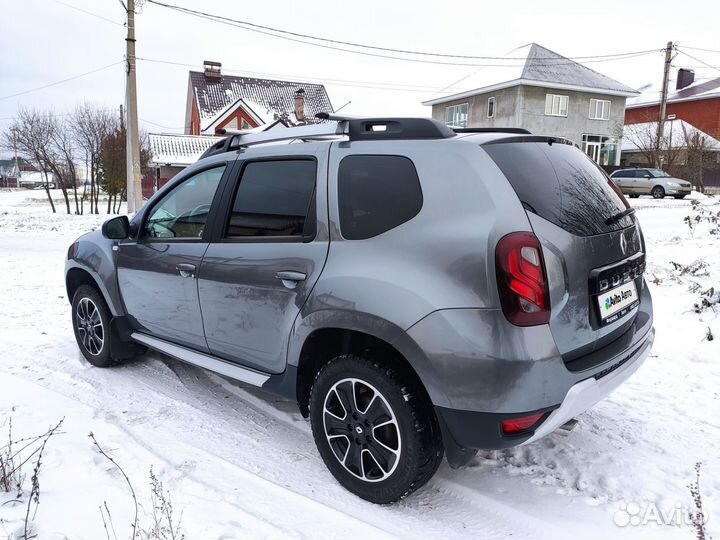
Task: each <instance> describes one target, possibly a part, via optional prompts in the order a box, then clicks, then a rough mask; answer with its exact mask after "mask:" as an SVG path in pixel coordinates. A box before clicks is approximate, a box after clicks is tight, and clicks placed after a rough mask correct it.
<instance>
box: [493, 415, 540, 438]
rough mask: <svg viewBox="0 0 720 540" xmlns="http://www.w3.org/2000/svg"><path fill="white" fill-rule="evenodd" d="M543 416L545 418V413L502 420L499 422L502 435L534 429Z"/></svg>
mask: <svg viewBox="0 0 720 540" xmlns="http://www.w3.org/2000/svg"><path fill="white" fill-rule="evenodd" d="M543 416H545V413H540V414H533V415H530V416H524V417H522V418H513V419H512V420H503V421H502V422H501V423H502V430H503V433H507V434H513V433H519V432H520V431H525V430H526V429H530V428H531V427H534V426H535V425H536V424H537V423H538V422H539V421H540V419H541V418H542V417H543Z"/></svg>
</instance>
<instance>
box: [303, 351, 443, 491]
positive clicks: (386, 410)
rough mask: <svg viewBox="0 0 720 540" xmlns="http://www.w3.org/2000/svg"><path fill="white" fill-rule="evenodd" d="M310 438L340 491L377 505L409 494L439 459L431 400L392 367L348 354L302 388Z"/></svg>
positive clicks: (438, 437)
mask: <svg viewBox="0 0 720 540" xmlns="http://www.w3.org/2000/svg"><path fill="white" fill-rule="evenodd" d="M310 422H311V425H312V431H313V437H314V438H315V444H316V445H317V447H318V450H319V452H320V455H321V457H322V459H323V461H324V462H325V465H326V466H327V468H328V469H329V470H330V472H331V473H332V474H333V476H334V477H335V478H336V479H337V480H338V482H340V484H342V485H343V486H344V487H345V488H346V489H348V490H349V491H351V492H352V493H354V494H355V495H357V496H359V497H361V498H363V499H365V500H368V501H370V502H374V503H378V504H387V503H391V502H394V501H397V500H399V499H401V498H403V497H405V496H406V495H409V494H410V493H412V492H413V491H415V490H416V489H418V488H419V487H421V486H423V485H424V484H425V483H426V482H427V481H428V480H429V479H430V478H431V477H432V476H433V474H435V471H436V470H437V468H438V466H439V465H440V462H441V461H442V457H443V446H442V438H441V435H440V429H439V425H438V422H437V418H436V417H435V412H434V410H433V409H432V405H431V404H430V403H429V400H428V399H427V397H426V396H425V395H424V393H423V392H421V391H420V389H417V388H412V387H411V385H408V381H401V377H400V374H399V373H398V372H396V371H395V370H394V369H390V368H387V367H384V366H382V365H380V364H378V363H376V362H374V361H372V360H370V359H367V358H363V357H360V356H354V355H344V356H338V357H336V358H334V359H333V360H331V361H330V362H329V363H328V364H326V365H325V366H323V368H322V369H321V370H320V371H319V372H318V374H317V377H316V378H315V382H314V384H313V387H312V389H311V391H310Z"/></svg>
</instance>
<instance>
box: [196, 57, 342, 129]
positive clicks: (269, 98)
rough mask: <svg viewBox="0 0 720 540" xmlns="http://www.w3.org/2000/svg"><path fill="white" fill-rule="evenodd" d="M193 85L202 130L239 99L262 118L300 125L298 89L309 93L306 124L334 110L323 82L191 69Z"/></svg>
mask: <svg viewBox="0 0 720 540" xmlns="http://www.w3.org/2000/svg"><path fill="white" fill-rule="evenodd" d="M190 88H191V91H192V92H193V94H194V99H195V100H196V102H197V105H198V111H199V112H200V126H201V130H202V131H204V130H206V129H207V128H208V127H209V126H210V125H212V124H213V123H214V122H215V120H216V119H217V117H218V116H220V115H222V114H224V113H225V112H226V111H227V110H228V107H229V106H231V105H233V104H235V103H236V102H238V101H239V100H242V101H243V102H244V103H245V104H246V105H247V106H248V107H250V108H251V109H252V111H253V112H254V113H256V114H257V115H258V116H260V117H261V118H266V119H269V120H274V119H276V118H279V119H281V120H283V121H284V122H285V123H286V124H296V123H298V121H297V118H295V114H294V112H295V92H296V91H297V90H299V89H302V90H304V92H305V107H304V108H305V123H315V122H316V121H317V120H316V119H315V115H316V114H317V113H319V112H333V108H332V105H331V104H330V98H329V97H328V94H327V91H326V90H325V87H324V86H323V85H322V84H313V83H305V82H295V81H278V80H273V79H256V78H253V77H238V76H235V75H226V74H223V75H222V76H221V77H206V76H205V74H204V73H201V72H197V71H191V72H190ZM263 122H265V121H264V120H263ZM265 123H267V122H265Z"/></svg>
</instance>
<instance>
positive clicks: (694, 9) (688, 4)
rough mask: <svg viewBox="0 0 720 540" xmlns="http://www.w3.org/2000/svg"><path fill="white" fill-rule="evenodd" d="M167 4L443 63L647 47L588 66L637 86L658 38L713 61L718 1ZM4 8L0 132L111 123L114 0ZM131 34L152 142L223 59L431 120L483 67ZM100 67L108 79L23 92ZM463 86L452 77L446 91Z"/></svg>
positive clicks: (646, 75) (372, 108)
mask: <svg viewBox="0 0 720 540" xmlns="http://www.w3.org/2000/svg"><path fill="white" fill-rule="evenodd" d="M164 1H165V2H166V3H171V4H175V5H180V6H184V7H188V8H191V9H196V10H200V11H205V12H208V13H212V14H217V15H222V16H225V17H231V18H234V19H242V20H245V21H249V22H252V23H256V24H261V25H268V26H273V27H277V28H282V29H286V30H289V31H294V32H302V33H305V34H312V35H315V36H320V37H325V38H330V39H338V40H343V41H351V42H356V43H363V44H370V45H375V46H380V47H388V48H398V49H410V50H416V51H429V52H434V53H444V54H460V55H473V56H505V55H508V56H510V57H512V52H511V51H512V50H513V49H516V48H517V47H521V46H523V45H525V44H527V43H530V42H536V43H539V44H540V45H542V46H544V47H546V48H548V49H550V50H553V51H555V52H558V53H560V54H562V55H564V56H567V57H571V58H572V57H578V56H595V55H609V54H618V53H625V52H630V51H644V50H650V49H657V51H658V52H654V53H652V54H648V55H644V56H640V57H636V58H629V59H615V60H612V61H603V62H593V63H587V64H586V65H587V66H588V67H591V68H593V69H595V70H597V71H599V72H601V73H604V74H605V75H608V76H610V77H613V78H615V79H617V80H618V81H620V82H622V83H624V84H627V85H629V86H631V87H634V88H637V87H640V86H642V85H644V84H647V83H655V84H659V82H660V80H661V78H662V69H663V55H662V53H661V52H660V49H662V48H663V47H665V44H666V43H667V42H668V41H673V42H676V43H678V45H679V47H680V49H681V50H682V47H683V46H689V47H696V48H704V49H712V50H717V51H720V33H719V32H718V31H717V21H718V20H720V2H718V1H717V0H687V1H685V2H682V3H680V2H677V1H664V0H660V1H658V0H652V1H646V0H636V1H632V2H630V1H626V2H622V1H616V0H607V1H605V2H598V3H592V4H588V3H586V2H578V1H577V0H571V1H566V0H556V1H555V2H552V3H548V2H538V1H536V0H535V1H525V0H516V1H509V2H501V3H498V2H492V3H490V2H481V1H477V0H476V1H472V2H465V1H451V0H445V1H444V2H423V1H418V0H414V1H410V0H395V1H389V0H385V1H376V0H365V1H363V2H337V1H329V0H319V1H318V0H306V1H304V2H298V1H297V0H272V1H265V2H242V1H239V0H202V1H201V0H164ZM0 5H2V12H3V16H2V17H1V18H0V130H2V129H3V128H5V127H6V126H7V125H8V123H9V122H11V121H12V119H13V118H14V117H15V116H16V115H17V111H18V109H19V108H20V107H29V108H33V107H34V108H37V109H41V110H43V111H52V112H53V114H63V113H66V112H67V111H69V110H72V108H73V107H74V106H75V105H77V104H79V103H82V102H88V103H91V104H95V105H97V106H99V107H103V108H107V109H108V110H118V114H119V107H120V105H121V104H122V103H123V102H124V96H125V74H124V65H123V58H124V54H125V32H126V30H125V27H124V26H123V23H124V19H125V14H124V10H123V7H122V6H121V4H120V1H119V0H21V1H14V2H12V1H10V0H0ZM136 27H137V36H136V38H137V56H138V57H139V58H142V59H145V60H138V76H137V79H138V109H139V117H140V119H141V120H140V123H141V127H142V128H144V129H145V130H146V131H149V132H158V133H160V132H166V133H179V132H182V131H183V127H184V122H185V118H184V116H185V104H186V97H187V85H188V71H189V70H190V69H196V70H201V69H202V62H203V60H215V61H219V62H221V63H222V64H223V68H222V69H223V71H224V72H225V73H230V74H236V75H239V74H245V75H247V76H262V77H267V78H276V79H284V80H307V81H308V82H323V83H325V85H326V88H327V91H328V94H329V96H330V100H331V102H332V104H333V106H334V107H335V108H336V109H338V108H340V107H341V106H343V105H345V104H346V103H348V102H349V104H347V105H345V106H344V108H343V109H342V112H344V113H347V114H352V115H377V116H381V115H395V116H429V115H430V108H429V107H424V106H423V105H421V102H422V101H424V100H427V99H431V98H433V97H438V96H441V95H444V94H447V93H451V91H447V90H446V91H444V92H443V89H445V88H447V87H448V86H450V85H452V84H453V83H455V82H456V81H459V80H460V81H461V80H462V79H464V78H465V77H467V76H468V75H471V74H473V73H475V72H476V71H477V70H478V69H479V68H478V67H471V66H450V65H438V64H428V63H421V62H408V61H399V60H392V59H387V58H376V57H371V56H366V55H358V54H351V53H347V52H341V51H336V50H328V49H324V48H319V47H315V46H310V45H305V44H301V43H297V42H291V41H287V40H282V39H277V38H274V37H269V36H267V35H263V34H260V33H257V32H251V31H248V30H243V29H239V28H237V27H232V26H228V25H224V24H219V23H217V22H213V21H208V20H204V19H200V18H197V17H193V16H190V15H186V14H183V13H178V12H176V11H171V10H168V9H167V8H164V7H161V6H158V5H155V4H150V3H147V2H145V3H144V5H142V7H141V9H140V12H139V14H138V15H137V20H136ZM686 51H687V52H688V53H690V54H691V55H692V56H695V57H696V59H697V60H695V59H691V58H689V57H687V56H685V55H683V54H679V55H678V56H677V57H676V58H675V59H674V61H673V66H674V69H675V68H677V67H688V66H689V67H693V68H694V69H695V72H696V79H697V78H715V77H720V52H709V51H698V50H694V49H687V50H686ZM414 58H416V59H422V58H424V57H418V56H416V57H414ZM425 58H426V57H425ZM435 59H436V60H441V59H439V58H435ZM153 60H154V61H153ZM158 60H160V61H162V62H157V61H158ZM166 62H173V63H175V64H170V63H166ZM461 62H466V63H473V62H474V63H479V62H482V61H478V60H475V61H461ZM511 63H512V62H511ZM703 63H704V64H709V65H710V66H714V67H707V66H705V65H704V64H703ZM112 64H115V65H112ZM177 64H181V65H177ZM106 66H110V67H106ZM99 68H105V69H101V70H100V71H97V72H95V73H92V74H90V75H87V76H84V77H79V78H77V79H74V80H71V81H68V82H64V83H60V84H56V85H53V86H50V87H48V88H44V89H41V90H37V91H29V90H33V89H35V88H38V87H41V86H44V85H48V84H51V83H55V82H58V81H61V80H64V79H68V78H70V77H74V76H77V75H80V74H83V73H86V72H89V71H92V70H96V69H99ZM509 71H512V69H511V68H509ZM469 80H472V77H471V78H469ZM498 82H500V81H498ZM470 89H471V88H468V87H464V86H463V83H462V81H461V82H459V83H457V84H456V85H455V86H453V87H452V89H451V90H452V92H453V93H454V92H456V91H461V90H470ZM28 91H29V92H28ZM21 92H24V93H23V94H22V95H18V96H13V94H18V93H21Z"/></svg>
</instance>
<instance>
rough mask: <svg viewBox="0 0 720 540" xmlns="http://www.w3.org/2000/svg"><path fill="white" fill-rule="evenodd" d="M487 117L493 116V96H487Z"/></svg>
mask: <svg viewBox="0 0 720 540" xmlns="http://www.w3.org/2000/svg"><path fill="white" fill-rule="evenodd" d="M487 117H488V118H495V96H493V97H489V98H488V105H487Z"/></svg>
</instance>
